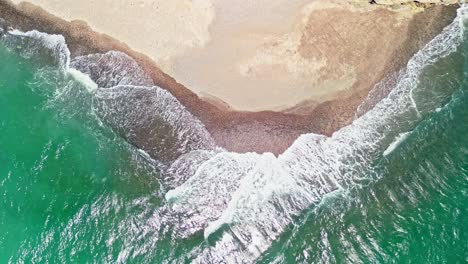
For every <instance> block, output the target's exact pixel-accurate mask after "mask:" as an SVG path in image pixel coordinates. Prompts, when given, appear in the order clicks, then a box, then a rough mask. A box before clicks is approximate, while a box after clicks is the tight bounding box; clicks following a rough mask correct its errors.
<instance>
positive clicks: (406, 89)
mask: <svg viewBox="0 0 468 264" xmlns="http://www.w3.org/2000/svg"><path fill="white" fill-rule="evenodd" d="M464 13H466V7H462V8H461V9H460V10H459V14H458V16H457V18H456V19H455V21H454V22H453V23H452V24H451V25H449V26H448V27H446V28H445V29H444V30H443V32H442V33H441V34H439V35H438V36H437V37H436V38H435V39H434V40H432V41H431V42H430V43H429V44H427V45H426V46H425V47H424V48H423V49H422V50H421V51H419V52H418V53H417V54H416V55H415V56H414V57H413V58H412V59H411V60H410V61H409V62H408V65H407V67H406V70H404V71H402V72H401V73H400V74H399V76H398V77H397V78H396V79H395V80H397V81H395V82H394V83H393V84H392V86H393V87H392V89H389V90H388V91H387V92H386V96H385V97H384V98H383V99H382V100H380V101H379V102H378V103H375V102H374V103H373V104H372V105H375V106H374V107H373V108H372V109H371V110H369V111H367V112H366V113H361V114H360V115H359V117H358V118H356V119H355V120H354V122H353V123H352V124H351V125H349V126H347V127H344V128H342V129H340V130H339V131H337V132H335V133H334V134H333V135H332V136H331V137H326V136H321V135H315V134H306V135H302V136H300V137H299V138H298V139H297V140H296V141H295V142H294V143H293V144H292V145H291V146H290V147H289V148H288V149H287V150H286V151H285V152H284V153H283V154H282V155H280V156H278V157H275V156H274V155H273V154H270V153H264V154H255V153H246V154H239V153H232V152H227V151H225V150H223V149H221V148H218V147H217V146H216V145H215V143H214V140H213V139H212V137H211V135H210V134H209V133H208V131H207V130H206V128H205V127H204V125H203V124H202V123H201V122H200V121H199V120H198V119H197V118H196V117H195V116H193V115H192V114H191V113H190V112H189V111H187V110H186V109H185V107H184V106H183V105H182V104H181V103H180V102H179V101H178V100H177V99H176V98H175V97H174V96H173V95H171V94H170V93H169V92H167V91H166V90H164V89H161V88H159V87H157V86H154V85H153V83H152V80H151V79H150V78H149V77H148V76H147V75H146V73H145V72H144V71H143V70H141V68H140V67H139V66H138V64H136V62H134V61H133V60H132V59H131V58H130V57H128V56H126V55H124V54H120V53H117V52H110V53H106V54H93V55H88V56H83V57H77V58H75V59H74V60H72V62H71V63H70V59H69V56H70V55H69V54H70V53H69V51H68V49H66V44H65V42H64V40H63V37H60V36H54V35H52V36H50V35H47V34H44V33H39V32H27V33H21V32H17V31H14V32H10V33H9V34H6V35H5V36H6V37H5V36H3V37H2V41H3V42H5V43H7V46H8V47H10V48H12V49H15V50H19V51H20V54H22V55H23V56H25V57H34V56H37V53H41V52H42V51H40V50H39V49H37V48H28V49H24V50H23V47H24V46H25V45H26V46H27V45H29V44H31V46H34V45H38V46H39V47H42V48H46V50H49V51H48V53H47V54H54V55H55V57H53V59H52V62H53V63H56V64H58V65H57V66H58V67H59V68H61V69H62V68H63V69H68V68H69V65H71V67H73V68H74V69H76V70H79V71H82V72H84V73H86V74H87V75H89V76H90V78H89V79H86V78H82V76H81V75H79V74H78V75H76V72H75V74H73V73H72V75H74V76H75V77H77V79H78V80H79V81H81V82H84V83H85V85H86V84H87V85H89V80H90V79H91V80H93V82H94V83H95V84H96V85H91V87H93V89H91V90H92V91H93V95H94V97H93V98H94V99H93V109H94V111H95V112H96V115H97V116H99V118H101V119H102V120H103V122H104V123H106V124H108V125H109V126H110V127H112V129H113V130H114V131H116V132H117V133H118V134H119V135H121V136H122V137H124V138H126V139H127V140H128V141H129V142H130V143H131V144H133V145H135V146H137V147H138V148H140V149H142V150H144V151H145V153H149V154H150V155H151V157H152V158H153V159H155V160H157V161H158V162H160V163H161V165H160V166H161V170H162V174H163V176H162V180H163V182H164V181H166V185H167V186H168V188H170V189H171V190H170V191H168V192H167V193H166V200H167V204H166V205H165V206H164V208H163V209H162V210H161V212H164V215H163V216H162V218H163V220H162V224H161V225H172V226H173V232H174V235H175V236H177V237H180V238H187V237H190V236H192V235H194V234H195V233H197V232H200V231H203V233H204V237H205V239H206V240H207V243H206V245H205V246H204V247H203V248H201V249H200V252H199V254H198V255H197V256H196V259H194V262H195V263H207V262H209V263H226V262H228V263H244V262H253V261H254V260H255V259H257V258H258V257H259V256H261V254H263V253H264V252H265V251H266V250H267V249H268V248H269V247H270V245H271V243H272V242H273V241H274V240H275V239H277V238H278V237H279V235H280V234H281V233H282V232H283V231H284V230H285V228H287V226H288V225H290V224H291V223H292V221H293V219H294V218H295V217H297V216H298V215H300V214H301V213H302V212H303V211H304V210H306V209H310V208H314V207H316V206H318V205H320V204H321V202H322V201H323V199H324V198H325V197H329V196H330V195H333V194H336V193H345V192H346V191H347V190H349V189H351V188H357V187H359V184H360V180H361V179H362V178H364V177H368V175H369V174H370V172H371V171H372V164H373V162H375V161H376V160H378V159H379V158H381V157H382V156H383V155H385V154H386V153H387V154H388V153H389V152H388V150H389V149H391V147H392V145H395V143H393V144H392V142H394V140H395V138H396V137H397V136H398V135H400V134H401V133H404V132H406V131H410V130H412V129H414V127H415V126H417V124H418V123H419V122H420V121H421V120H423V119H424V118H425V117H426V116H427V115H429V114H430V113H431V111H435V110H436V109H437V108H438V107H441V106H442V104H443V103H444V102H443V100H442V99H443V98H444V97H440V98H439V97H436V98H435V99H434V100H432V101H431V102H429V103H428V102H425V101H424V100H423V99H422V97H421V94H424V93H425V92H426V91H425V90H427V89H429V90H430V89H432V90H434V91H437V89H438V87H429V88H425V87H424V86H423V85H421V84H420V76H421V74H422V72H423V70H424V69H425V67H426V66H428V65H432V64H435V63H436V62H437V61H438V60H439V59H441V58H444V57H447V56H448V55H450V54H451V53H453V52H454V51H456V50H457V48H459V47H460V45H461V42H462V32H463V30H462V28H463V24H464V23H465V18H464V17H465V15H464ZM48 36H50V38H51V39H49V37H48ZM17 46H18V47H17ZM19 46H20V47H19ZM41 54H42V53H41ZM72 72H73V71H72ZM441 78H442V77H441ZM96 86H97V88H95V87H96ZM423 103H424V104H423ZM427 104H429V105H427ZM369 108H370V107H369Z"/></svg>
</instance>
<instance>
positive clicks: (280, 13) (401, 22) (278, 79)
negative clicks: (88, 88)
mask: <svg viewBox="0 0 468 264" xmlns="http://www.w3.org/2000/svg"><path fill="white" fill-rule="evenodd" d="M13 2H15V3H19V2H21V1H20V0H14V1H13ZM30 2H31V3H34V4H37V5H39V6H41V7H43V8H44V9H45V10H48V11H49V12H51V13H52V14H54V15H57V16H59V17H61V18H64V19H66V20H68V21H73V20H83V21H86V23H87V24H89V26H90V27H91V28H93V29H94V30H96V31H98V32H101V33H106V34H108V35H110V36H112V37H115V38H116V39H118V40H120V41H123V42H125V43H126V44H128V45H129V46H130V47H131V48H132V49H135V50H136V51H139V52H142V53H144V54H146V55H148V56H150V57H151V58H152V59H153V60H154V61H155V62H156V63H157V64H158V66H159V67H161V69H162V70H163V71H164V72H165V73H167V74H169V75H170V76H172V77H174V78H175V79H176V80H177V81H178V82H180V83H181V84H183V85H184V86H186V87H188V88H189V89H191V90H192V91H194V92H195V93H197V94H198V95H200V96H202V97H206V98H211V99H212V101H219V102H224V103H223V104H222V105H225V106H226V107H227V108H232V109H235V110H241V111H262V110H276V111H278V110H285V109H291V108H294V106H296V105H298V104H302V105H303V104H304V103H308V105H317V104H319V103H323V102H325V101H329V100H332V99H335V98H337V97H338V96H340V94H347V95H349V91H350V90H352V91H353V92H354V91H358V90H362V89H367V88H368V86H369V84H371V83H374V82H375V79H376V78H375V77H380V76H381V73H382V71H383V69H384V68H385V66H386V64H385V63H386V61H387V58H389V57H391V54H393V53H395V51H396V50H398V48H400V47H401V45H402V43H403V42H404V40H405V38H404V37H402V36H405V35H406V34H407V33H408V30H409V28H408V26H409V24H410V21H411V20H412V18H413V15H414V14H415V12H417V11H415V10H413V9H411V8H409V7H403V8H400V9H399V10H388V9H387V8H386V7H382V6H376V5H373V6H372V5H369V4H367V3H364V4H363V3H361V2H359V1H336V0H327V1H322V0H293V1H285V0H274V1H265V0H259V1H247V0H242V1H233V0H212V1H187V0H175V1H161V0H146V1H111V0H103V1H92V0H85V1H73V0H32V1H30ZM174 14H177V15H174ZM346 24H348V25H350V26H342V25H346ZM362 32H366V34H365V35H362V34H361V33H362ZM311 36H312V37H311ZM364 55H365V56H367V58H373V59H372V60H371V63H361V59H360V58H362V57H363V56H364ZM369 73H372V74H369Z"/></svg>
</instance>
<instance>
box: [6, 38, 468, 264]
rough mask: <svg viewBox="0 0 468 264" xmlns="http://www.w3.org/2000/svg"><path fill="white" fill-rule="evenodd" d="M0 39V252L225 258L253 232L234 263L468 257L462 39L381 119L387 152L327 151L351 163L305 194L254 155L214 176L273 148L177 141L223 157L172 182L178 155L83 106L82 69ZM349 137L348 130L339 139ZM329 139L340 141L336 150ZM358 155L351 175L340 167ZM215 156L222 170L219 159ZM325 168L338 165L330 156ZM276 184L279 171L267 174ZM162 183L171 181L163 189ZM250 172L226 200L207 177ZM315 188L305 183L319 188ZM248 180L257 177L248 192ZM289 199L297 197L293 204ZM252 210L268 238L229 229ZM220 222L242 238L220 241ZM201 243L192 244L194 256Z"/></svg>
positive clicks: (100, 259) (29, 259) (88, 258)
mask: <svg viewBox="0 0 468 264" xmlns="http://www.w3.org/2000/svg"><path fill="white" fill-rule="evenodd" d="M8 47H9V48H7V47H5V46H3V45H0V58H1V61H0V195H1V197H2V200H1V202H0V263H8V262H9V263H43V262H48V263H116V262H117V263H189V262H201V263H203V262H211V263H223V262H231V263H232V262H234V261H235V259H236V258H230V256H231V255H234V256H237V255H236V254H237V253H238V252H244V251H245V248H243V247H242V245H243V246H246V247H249V245H255V247H254V248H253V249H252V248H249V252H250V253H249V254H246V255H242V256H247V257H246V258H245V261H246V262H254V261H256V262H258V263H271V262H274V263H466V262H468V95H467V92H468V83H467V81H468V77H467V76H468V68H467V67H466V65H467V64H466V56H465V50H466V47H465V44H461V45H458V46H457V50H456V51H454V52H452V53H451V54H450V55H449V56H446V57H443V58H440V59H436V60H435V62H434V63H431V64H430V65H429V66H426V67H425V68H424V70H423V71H422V73H421V74H419V75H418V76H417V79H418V80H419V82H418V84H417V89H415V90H414V92H412V96H414V98H415V99H414V100H415V101H416V104H417V105H418V107H417V110H418V111H417V112H416V111H409V110H408V111H407V112H404V114H402V115H401V116H400V119H399V121H398V122H396V123H389V124H386V125H385V126H384V128H385V129H383V130H384V131H383V132H382V133H383V134H385V133H387V131H388V133H393V132H392V131H394V130H395V129H394V128H393V127H395V126H402V127H408V129H409V130H408V131H405V132H408V133H406V134H405V135H406V136H404V137H402V140H401V142H400V143H399V144H394V146H395V148H394V149H393V151H390V150H389V149H387V150H388V151H387V152H386V155H382V152H383V150H384V149H380V148H376V149H373V148H372V146H371V147H369V146H366V144H364V146H366V147H363V148H362V149H363V151H368V152H369V153H371V152H372V153H373V152H376V153H378V154H376V157H377V158H372V159H370V158H369V159H370V160H371V161H370V162H367V161H366V159H368V158H367V154H366V153H361V152H355V153H354V154H353V155H354V156H356V157H352V158H346V157H345V158H340V159H339V160H336V161H333V162H332V163H339V162H342V160H345V162H346V161H348V162H349V160H351V161H350V163H352V164H350V165H349V168H350V169H349V172H350V173H349V174H353V175H354V174H356V175H358V176H356V177H351V179H352V180H350V181H345V182H344V183H342V182H340V184H339V185H340V186H344V189H341V188H338V191H337V189H336V188H335V187H334V186H335V185H334V183H332V182H330V183H327V186H333V187H329V188H330V189H324V190H326V194H322V193H320V195H319V197H321V198H320V200H319V201H318V202H312V203H309V202H307V203H304V204H302V203H301V201H300V199H301V197H306V196H300V195H302V194H300V195H296V194H295V190H293V191H290V190H289V189H286V190H284V189H281V188H278V187H277V186H273V187H271V186H270V187H268V188H266V187H265V186H269V185H268V184H269V182H271V181H274V179H269V178H267V179H269V180H266V181H265V182H264V181H263V178H262V177H263V176H262V175H263V174H262V173H263V171H267V170H266V169H265V168H264V167H255V168H254V169H249V170H253V171H255V170H258V171H259V172H257V173H256V174H255V175H260V174H262V175H261V177H259V178H254V180H253V181H252V182H250V181H247V182H246V183H244V182H242V179H241V180H240V182H241V183H231V182H229V181H228V180H225V179H224V178H223V177H224V173H226V177H227V179H235V178H236V177H238V176H236V175H237V174H236V172H238V171H242V170H243V166H247V165H244V164H250V163H251V162H252V160H253V161H257V160H258V161H257V162H258V163H262V162H266V164H267V166H266V167H268V168H269V169H271V171H272V172H270V173H271V174H273V175H274V176H275V174H274V173H275V172H276V171H277V170H281V171H283V170H286V169H284V168H283V167H281V166H280V165H276V163H275V162H276V160H275V161H272V163H268V162H270V160H271V159H273V158H270V157H269V156H257V155H253V154H252V155H250V156H247V157H244V156H241V155H238V154H223V151H222V150H216V151H220V152H221V154H218V152H216V151H215V152H207V153H205V152H203V153H201V152H195V154H193V153H194V152H190V153H192V154H191V155H189V156H187V157H186V158H185V159H186V160H189V161H193V160H199V159H200V160H202V161H201V162H204V161H206V160H208V161H210V157H211V158H212V159H211V162H212V163H214V164H218V163H216V159H222V161H223V162H222V165H216V166H213V167H209V171H211V172H213V173H214V174H213V175H214V176H213V177H214V178H213V179H211V178H209V177H210V174H203V173H196V172H195V171H191V169H190V168H189V169H187V170H188V171H189V174H195V176H193V177H192V178H190V180H187V181H186V183H185V184H181V183H177V184H176V183H174V181H172V180H173V179H172V178H176V177H179V176H180V175H182V174H183V172H184V171H183V172H180V171H177V168H182V167H183V168H185V167H184V166H182V165H181V164H183V162H182V161H181V162H180V163H176V165H175V166H172V167H171V169H167V165H161V166H156V165H155V162H154V161H152V160H151V159H148V158H147V156H146V155H145V154H142V152H141V151H139V150H138V149H137V148H136V147H135V146H134V144H131V143H133V142H127V140H129V139H130V141H131V139H132V137H131V136H128V135H125V138H127V140H124V137H122V136H121V135H122V131H121V130H122V126H119V125H120V123H119V122H120V121H119V122H117V121H109V120H106V117H107V116H106V115H105V114H102V112H100V111H104V110H105V109H110V108H105V107H100V108H99V107H96V105H99V103H97V101H96V99H95V98H96V96H97V97H98V96H99V92H96V91H94V90H93V89H92V88H90V86H89V84H88V83H87V82H86V81H85V82H84V81H83V80H82V79H81V80H79V81H78V80H77V77H76V75H73V74H71V73H70V72H69V71H63V70H62V69H60V67H57V66H56V65H55V66H54V65H53V63H51V62H50V61H48V62H47V63H44V64H43V63H38V61H39V62H40V61H43V60H46V59H45V56H46V55H44V54H33V55H32V56H31V55H30V56H25V55H24V53H21V50H22V49H23V47H21V46H17V45H14V46H13V47H14V48H13V49H12V48H11V47H12V46H11V45H9V46H8ZM20 53H21V54H22V56H20V55H19V54H20ZM41 56H43V57H41ZM51 64H52V65H51ZM78 79H79V78H78ZM436 102H437V103H436ZM402 107H406V106H402ZM410 107H411V106H408V108H410ZM167 111H168V112H169V111H173V109H172V108H170V109H169V108H168V109H167ZM178 111H182V110H178ZM178 113H179V112H178ZM180 116H181V115H180ZM124 118H125V115H124ZM128 118H130V115H129V116H128ZM119 120H120V119H119ZM161 120H163V119H162V118H161ZM164 120H165V119H164ZM414 120H417V121H414ZM161 122H163V121H161ZM116 127H117V128H119V129H116ZM124 128H125V127H124ZM114 131H117V132H118V133H115V132H114ZM164 131H167V129H166V130H164ZM395 131H396V130H395ZM133 132H134V131H132V133H133ZM135 133H137V132H135ZM167 133H169V132H167ZM184 133H185V132H184ZM184 133H182V134H184ZM373 133H376V134H378V133H377V132H373ZM158 135H159V137H162V138H165V135H161V134H156V136H158ZM185 135H186V134H185ZM358 136H359V135H358ZM364 136H365V135H364ZM379 137H380V136H379ZM382 138H385V137H384V136H382ZM392 138H393V137H392ZM319 140H321V139H317V142H319ZM372 142H374V141H372ZM372 142H371V141H369V143H368V144H369V145H372ZM375 142H379V141H377V140H375ZM165 144H166V145H164V146H167V144H168V143H167V142H166V143H165ZM317 144H319V143H317ZM353 144H358V143H357V142H354V141H351V143H350V144H348V145H351V147H353V146H352V145H353ZM376 144H377V143H376ZM378 144H381V143H378ZM382 144H383V143H382ZM389 144H390V142H387V143H385V144H383V145H385V146H386V147H387V146H388V145H389ZM309 145H310V144H309ZM332 146H334V145H332ZM379 146H380V145H379ZM143 147H145V146H143ZM149 149H150V148H149ZM150 150H151V149H150ZM163 150H164V148H163ZM323 151H325V152H324V153H328V152H326V150H323ZM336 152H337V153H338V154H341V150H340V149H338V150H337V151H336ZM342 152H343V153H346V152H345V150H343V151H342ZM158 153H164V152H161V151H160V152H158ZM190 153H189V154H190ZM333 153H335V151H334V150H333ZM205 155H206V157H205ZM210 155H211V156H210ZM343 155H345V154H343ZM369 155H370V154H369ZM318 156H320V155H318ZM324 156H325V155H324ZM370 156H372V157H374V155H373V154H372V155H370ZM200 157H201V158H200ZM303 158H305V159H308V158H310V160H313V158H314V157H312V156H311V157H303ZM159 159H161V160H164V158H163V157H159ZM233 161H236V162H237V163H236V162H233ZM193 162H194V163H193V164H198V163H197V162H195V161H193ZM321 162H322V163H320V164H322V165H324V164H325V163H327V162H328V161H327V160H325V161H321ZM252 163H255V162H252ZM358 163H359V164H360V163H362V166H361V167H362V168H364V169H362V170H361V169H359V171H363V172H362V174H363V175H360V173H357V172H356V170H354V169H351V168H352V167H353V166H355V164H358ZM203 164H204V166H205V167H206V166H209V165H210V164H206V163H203ZM311 164H313V166H311V167H309V169H308V170H306V172H307V173H308V172H310V174H313V172H316V171H317V166H318V165H316V164H315V163H311ZM359 164H358V165H359ZM331 165H333V164H330V166H331ZM223 166H228V167H230V168H232V169H231V170H219V171H218V169H219V168H221V167H223ZM262 166H263V165H262ZM358 167H359V166H358ZM197 168H198V167H197ZM200 168H201V167H200ZM353 168H354V167H353ZM359 168H360V167H359ZM249 170H247V169H246V171H249ZM298 170H299V169H298ZM198 171H203V168H201V169H199V170H198ZM338 171H339V173H341V174H340V175H347V174H346V173H347V172H348V171H347V167H346V166H344V167H339V169H338ZM246 173H247V172H246ZM327 173H329V174H333V173H338V172H335V171H333V167H330V168H327ZM167 175H169V176H167ZM203 177H205V178H207V179H209V180H207V183H203V182H202V183H200V182H201V180H200V178H202V179H203ZM239 177H240V176H239ZM275 177H277V178H281V177H282V175H276V176H275ZM343 177H344V176H343ZM210 179H211V180H210ZM216 179H222V181H219V182H218V181H216ZM330 179H331V178H330ZM330 179H328V180H330ZM185 180H186V179H183V180H181V181H185ZM296 180H297V179H296ZM167 181H170V184H167ZM233 181H234V180H233ZM330 181H331V180H330ZM175 182H177V181H175ZM204 184H206V185H204ZM236 184H237V185H236ZM288 184H289V182H287V181H285V182H281V181H280V184H278V185H279V186H280V187H283V186H287V185H288ZM172 185H175V186H180V188H176V191H174V192H170V193H169V194H167V190H168V189H173V188H174V187H173V186H172ZM250 185H253V186H255V188H253V190H250V191H249V190H247V191H245V190H242V192H237V193H235V194H234V195H232V196H229V197H228V200H227V201H226V202H224V200H223V199H224V197H223V196H222V195H220V194H217V189H220V188H219V186H221V187H223V188H221V191H220V193H228V192H231V188H234V187H231V186H235V188H234V189H242V188H245V189H248V187H249V186H250ZM323 185H325V184H323ZM336 185H338V184H336ZM192 186H197V188H191V187H192ZM210 186H215V187H213V188H212V189H210V188H209V187H210ZM224 186H226V187H225V188H224ZM322 187H323V186H322V185H318V187H317V189H319V191H320V192H321V191H322V189H321V188H322ZM272 188H273V189H272ZM275 188H277V189H275ZM323 188H325V187H323ZM342 188H343V187H342ZM256 190H262V191H261V192H260V195H258V194H257V193H256V192H255V191H256ZM272 190H273V191H272ZM268 192H271V193H273V194H268V195H267V194H266V193H268ZM181 193H182V194H187V193H188V194H193V196H191V197H187V195H185V196H184V195H181ZM213 193H214V194H213ZM246 193H247V194H246ZM291 193H292V194H291ZM276 194H278V196H275V195H276ZM197 195H198V196H197ZM210 195H213V197H214V200H210V199H208V200H207V202H206V203H205V201H204V200H203V199H202V198H205V197H211V196H210ZM244 196H246V197H248V198H249V199H247V198H243V199H240V201H242V207H239V205H238V204H234V206H233V207H232V209H229V208H231V207H230V206H231V202H230V200H235V199H236V197H241V198H242V197H244ZM180 197H182V198H180ZM193 197H195V198H193ZM197 197H199V198H197ZM252 197H254V198H255V199H254V198H252ZM258 197H260V198H258ZM265 197H267V198H265ZM270 197H273V198H271V199H272V200H268V199H270ZM191 198H193V199H196V201H195V202H192V200H191ZM282 199H284V200H287V202H285V201H284V200H282ZM304 199H306V198H304ZM166 200H169V201H170V202H169V203H167V202H166ZM264 200H266V201H267V202H266V204H270V205H271V204H273V207H275V208H281V211H282V212H283V211H287V210H289V209H290V212H289V211H288V214H285V215H286V216H285V217H283V218H284V219H288V220H287V221H286V222H284V223H280V224H278V222H281V219H279V218H277V215H280V214H279V213H278V214H276V213H273V212H274V211H271V210H270V208H269V207H268V205H265V204H262V201H264ZM181 201H182V202H181ZM228 202H229V203H228ZM288 202H289V203H290V204H293V205H294V206H296V207H294V206H292V207H294V208H299V209H297V210H292V209H291V208H290V207H289V204H287V203H288ZM252 203H253V204H252ZM257 203H258V204H260V205H259V207H258V208H260V209H255V210H256V211H255V210H254V213H253V214H252V215H253V216H254V218H248V221H246V220H245V219H244V218H243V217H244V216H245V215H247V216H249V217H250V215H251V214H250V211H249V210H250V209H251V208H257V207H255V206H257V205H256V204H257ZM285 204H286V205H285ZM236 206H237V207H236ZM219 208H221V209H219ZM226 208H228V209H226ZM225 211H226V212H229V214H226V215H227V216H226V217H225V218H222V219H228V220H223V221H224V222H222V223H221V224H220V227H218V226H217V225H216V224H211V223H213V222H214V220H216V219H218V218H219V217H220V216H219V214H220V213H221V212H225ZM264 214H266V215H268V216H269V217H264ZM204 217H207V219H208V220H206V219H205V218H204ZM223 217H224V215H223ZM229 217H232V218H229ZM255 217H256V218H255ZM187 219H194V220H193V221H192V220H190V221H188V220H187ZM270 220H271V221H274V222H268V221H270ZM199 223H203V224H200V225H201V227H200V226H197V224H199ZM207 223H208V224H207ZM257 223H260V224H258V225H263V226H264V227H265V229H260V230H261V232H264V233H267V232H269V233H268V234H267V235H266V236H268V237H270V238H271V240H268V239H267V240H262V239H261V238H257V239H253V238H251V237H247V238H246V236H247V235H245V234H244V233H242V232H240V231H239V229H236V228H244V229H247V228H251V229H254V228H257V226H258V225H257ZM269 226H273V227H272V229H271V230H270V229H267V228H269ZM206 230H214V231H211V232H208V231H206ZM229 232H232V233H233V234H237V237H236V239H237V240H239V241H240V240H243V239H244V240H245V241H247V242H245V241H241V242H239V241H237V242H229V243H228V242H225V241H229V240H226V239H229V236H227V238H226V234H231V233H229ZM252 232H253V231H252ZM247 234H254V233H247ZM219 245H222V246H226V247H225V248H222V247H221V248H220V247H217V246H219ZM239 245H241V246H239ZM230 246H233V247H234V250H231V248H229V247H230ZM206 252H209V253H206ZM232 252H234V253H232ZM200 256H204V257H203V258H201V260H200V259H198V257H200ZM237 260H238V258H237Z"/></svg>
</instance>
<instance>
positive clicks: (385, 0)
mask: <svg viewBox="0 0 468 264" xmlns="http://www.w3.org/2000/svg"><path fill="white" fill-rule="evenodd" d="M368 2H369V3H373V4H378V5H388V6H393V5H401V4H409V5H414V6H416V7H430V6H433V5H452V4H457V3H459V2H461V1H460V0H419V1H414V0H368Z"/></svg>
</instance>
